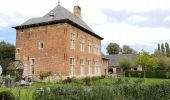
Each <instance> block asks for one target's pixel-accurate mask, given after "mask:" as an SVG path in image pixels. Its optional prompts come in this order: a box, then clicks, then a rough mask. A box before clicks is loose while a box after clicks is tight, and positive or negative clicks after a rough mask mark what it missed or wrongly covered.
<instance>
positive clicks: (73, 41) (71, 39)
mask: <svg viewBox="0 0 170 100" xmlns="http://www.w3.org/2000/svg"><path fill="white" fill-rule="evenodd" d="M70 49H75V33H70Z"/></svg>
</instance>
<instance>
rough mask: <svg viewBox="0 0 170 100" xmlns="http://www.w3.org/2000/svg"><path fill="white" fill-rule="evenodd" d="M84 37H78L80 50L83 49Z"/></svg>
mask: <svg viewBox="0 0 170 100" xmlns="http://www.w3.org/2000/svg"><path fill="white" fill-rule="evenodd" d="M84 45H85V39H84V37H81V38H80V51H84Z"/></svg>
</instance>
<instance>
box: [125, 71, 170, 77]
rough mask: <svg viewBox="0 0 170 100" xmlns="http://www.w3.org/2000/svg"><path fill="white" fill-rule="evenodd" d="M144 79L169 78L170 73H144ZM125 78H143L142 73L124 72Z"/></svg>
mask: <svg viewBox="0 0 170 100" xmlns="http://www.w3.org/2000/svg"><path fill="white" fill-rule="evenodd" d="M145 75H146V78H169V79H170V71H145ZM125 76H126V77H144V71H126V72H125Z"/></svg>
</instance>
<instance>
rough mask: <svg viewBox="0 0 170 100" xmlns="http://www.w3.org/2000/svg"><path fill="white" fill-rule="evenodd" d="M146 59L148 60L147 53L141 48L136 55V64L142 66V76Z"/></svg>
mask: <svg viewBox="0 0 170 100" xmlns="http://www.w3.org/2000/svg"><path fill="white" fill-rule="evenodd" d="M148 61H149V53H148V52H146V51H144V50H142V52H141V53H140V54H139V56H138V57H137V60H136V65H140V66H142V70H144V77H145V70H146V67H147V65H148Z"/></svg>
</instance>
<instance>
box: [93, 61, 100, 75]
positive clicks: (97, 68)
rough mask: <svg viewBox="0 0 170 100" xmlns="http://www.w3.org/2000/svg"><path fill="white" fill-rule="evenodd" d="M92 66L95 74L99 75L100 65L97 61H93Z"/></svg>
mask: <svg viewBox="0 0 170 100" xmlns="http://www.w3.org/2000/svg"><path fill="white" fill-rule="evenodd" d="M94 66H95V74H100V63H99V61H95V62H94Z"/></svg>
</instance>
